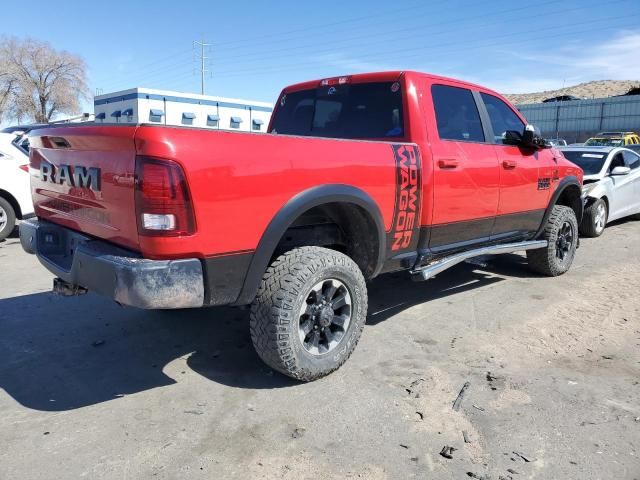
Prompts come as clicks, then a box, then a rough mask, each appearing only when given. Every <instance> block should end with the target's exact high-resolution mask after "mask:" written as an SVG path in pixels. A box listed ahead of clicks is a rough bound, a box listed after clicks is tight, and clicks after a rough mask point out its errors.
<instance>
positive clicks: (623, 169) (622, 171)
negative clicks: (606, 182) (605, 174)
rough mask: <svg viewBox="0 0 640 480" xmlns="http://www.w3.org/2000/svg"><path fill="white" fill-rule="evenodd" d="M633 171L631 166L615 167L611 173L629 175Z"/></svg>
mask: <svg viewBox="0 0 640 480" xmlns="http://www.w3.org/2000/svg"><path fill="white" fill-rule="evenodd" d="M630 173H631V168H629V167H615V168H614V169H613V170H611V175H616V176H617V175H629V174H630Z"/></svg>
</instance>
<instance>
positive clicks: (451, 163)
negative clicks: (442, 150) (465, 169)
mask: <svg viewBox="0 0 640 480" xmlns="http://www.w3.org/2000/svg"><path fill="white" fill-rule="evenodd" d="M438 167H440V168H442V169H451V168H457V167H458V160H456V159H455V158H443V159H441V160H438Z"/></svg>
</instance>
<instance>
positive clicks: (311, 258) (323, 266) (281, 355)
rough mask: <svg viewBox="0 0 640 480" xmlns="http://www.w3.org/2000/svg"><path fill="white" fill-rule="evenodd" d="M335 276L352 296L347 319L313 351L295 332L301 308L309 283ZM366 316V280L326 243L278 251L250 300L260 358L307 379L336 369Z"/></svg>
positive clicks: (284, 371)
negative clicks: (329, 341)
mask: <svg viewBox="0 0 640 480" xmlns="http://www.w3.org/2000/svg"><path fill="white" fill-rule="evenodd" d="M326 279H336V280H338V281H339V282H341V283H342V284H344V286H345V287H346V288H347V290H348V292H349V294H350V296H351V320H350V323H349V325H348V327H347V328H346V329H345V332H344V335H343V337H342V339H341V340H340V342H339V343H338V345H337V346H336V347H335V348H333V350H330V351H329V352H327V353H326V354H324V355H312V354H311V353H309V352H308V351H307V350H306V349H305V347H304V346H303V341H301V339H300V336H299V332H298V329H299V325H300V318H301V317H300V314H299V312H300V309H301V307H302V305H303V302H308V295H309V293H310V290H311V289H312V287H313V286H314V285H317V284H318V283H319V282H322V281H324V280H326ZM366 316H367V286H366V283H365V279H364V277H363V275H362V272H361V271H360V269H359V268H358V266H357V265H356V263H355V262H354V261H353V260H351V259H350V258H349V257H347V256H346V255H344V254H342V253H340V252H337V251H334V250H329V249H326V248H320V247H301V248H296V249H293V250H290V251H288V252H286V253H284V254H283V255H281V256H279V257H278V258H277V259H276V260H275V261H274V262H273V263H272V264H271V265H270V266H269V268H268V269H267V271H266V272H265V274H264V276H263V278H262V281H261V283H260V287H259V289H258V293H257V295H256V298H255V300H254V302H253V304H252V305H251V322H250V327H251V340H252V341H253V346H254V348H255V350H256V352H257V353H258V355H259V356H260V358H261V359H262V360H263V361H264V362H265V363H266V364H267V365H269V366H270V367H271V368H273V369H274V370H276V371H278V372H280V373H283V374H285V375H288V376H289V377H292V378H295V379H297V380H302V381H312V380H316V379H318V378H321V377H324V376H325V375H328V374H330V373H331V372H333V371H335V370H337V369H338V368H339V367H340V366H341V365H342V364H344V362H346V361H347V359H348V358H349V356H350V355H351V353H352V352H353V350H354V349H355V347H356V345H357V343H358V340H359V339H360V335H361V334H362V329H363V328H364V324H365V321H366Z"/></svg>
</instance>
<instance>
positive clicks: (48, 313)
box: [0, 221, 640, 480]
mask: <svg viewBox="0 0 640 480" xmlns="http://www.w3.org/2000/svg"><path fill="white" fill-rule="evenodd" d="M639 238H640V222H631V221H630V222H623V223H618V224H616V225H613V226H610V227H609V228H608V229H607V230H606V232H605V234H604V237H602V238H601V239H597V240H583V241H582V246H581V248H580V250H579V252H578V257H577V260H576V263H575V264H574V268H573V269H572V270H571V272H570V273H569V274H567V275H565V276H563V277H560V278H556V279H549V278H541V277H537V276H535V275H532V274H530V273H529V272H528V271H527V270H526V268H525V267H524V266H523V265H522V262H523V258H522V257H520V256H517V255H507V256H503V257H497V258H495V259H487V260H485V261H486V262H487V263H486V265H471V264H463V265H460V266H459V267H457V268H455V269H453V270H450V271H449V272H446V273H445V274H442V275H440V276H439V277H438V278H436V279H435V280H432V281H430V282H427V283H412V282H411V281H410V280H409V279H408V278H407V277H406V276H404V275H391V276H387V277H383V278H380V279H378V280H376V281H375V282H373V284H372V285H371V293H370V299H371V303H370V308H369V311H370V314H369V319H368V325H367V327H366V328H365V331H364V335H363V338H362V340H361V342H360V344H359V346H358V348H357V350H356V352H355V354H354V355H353V357H352V358H351V359H350V361H349V362H348V363H347V364H346V365H345V366H344V367H343V368H342V369H341V370H339V371H338V372H337V373H335V374H333V375H331V376H329V377H328V378H325V379H323V380H320V381H317V382H315V383H311V384H299V383H295V382H293V381H290V380H289V379H287V378H285V377H283V376H280V375H278V374H274V373H273V372H271V371H270V370H269V369H267V368H266V367H265V366H264V365H263V364H262V363H261V362H260V361H259V359H258V358H257V356H256V354H255V353H254V352H253V349H252V346H251V343H250V338H249V334H248V326H247V324H248V314H247V312H246V311H242V310H238V309H208V310H201V311H189V312H144V311H139V310H135V309H129V308H122V307H119V306H117V305H116V304H114V303H112V302H110V301H109V300H107V299H104V298H100V297H97V296H94V295H91V294H89V295H86V296H84V297H76V298H60V297H56V296H53V295H51V294H50V293H48V289H49V287H50V284H51V276H50V275H48V274H47V273H45V270H44V269H43V268H41V267H40V266H39V264H38V263H37V260H36V259H35V258H34V257H31V256H28V255H26V254H24V253H23V252H22V250H21V249H20V245H19V242H18V240H17V239H15V238H13V239H10V240H8V241H6V242H4V243H2V244H0V271H1V272H2V283H1V285H0V446H1V448H0V478H1V479H12V480H15V479H29V480H36V479H51V478H58V479H62V478H64V479H67V478H90V479H98V478H100V479H101V478H110V479H111V478H113V479H126V478H132V479H138V478H166V479H175V478H189V479H198V478H208V479H211V478H215V479H235V478H238V479H253V478H284V479H296V480H297V479H307V478H308V479H312V478H313V479H325V478H363V479H374V480H375V479H406V478H421V479H464V478H470V477H471V478H491V479H493V480H497V479H509V478H513V479H527V478H536V479H581V480H584V479H616V480H622V479H639V478H640V384H639V382H640V315H639V313H640V299H639V296H638V292H639V291H640V273H639V272H640V248H638V239H639ZM467 381H468V382H470V387H469V389H468V391H467V394H466V396H465V397H464V399H463V401H462V404H461V407H460V410H459V411H458V412H455V411H453V410H452V403H453V401H454V399H455V398H456V396H457V395H458V392H459V391H460V389H461V388H462V386H463V384H464V383H465V382H467ZM463 431H464V432H466V435H467V437H468V440H469V441H470V443H465V442H464V439H463V433H462V432H463ZM445 445H448V446H452V447H454V448H455V449H456V450H455V451H454V452H453V458H452V459H446V458H444V457H442V456H441V455H440V454H439V453H440V451H441V449H442V448H443V446H445ZM514 452H518V453H514ZM525 459H526V460H528V461H526V460H525ZM467 472H472V474H473V475H476V476H475V477H472V476H471V475H470V474H468V473H467ZM516 472H517V473H516Z"/></svg>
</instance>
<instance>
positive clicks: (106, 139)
mask: <svg viewBox="0 0 640 480" xmlns="http://www.w3.org/2000/svg"><path fill="white" fill-rule="evenodd" d="M136 128H137V127H135V126H97V125H92V126H69V127H59V128H52V129H44V130H37V131H35V132H34V134H33V136H32V137H31V138H30V141H31V152H30V157H31V190H32V195H33V202H34V207H35V212H36V215H37V216H38V217H40V218H41V219H44V220H48V221H51V222H54V223H57V224H60V225H64V226H66V227H69V228H71V229H74V230H77V231H82V232H84V233H86V234H89V235H92V236H95V237H98V238H102V239H105V240H109V241H112V242H113V243H116V244H118V245H121V246H123V247H126V248H130V249H133V250H137V249H138V246H139V243H138V231H137V226H136V219H135V200H134V185H135V176H134V175H135V159H136V151H135V143H134V136H135V132H136Z"/></svg>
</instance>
